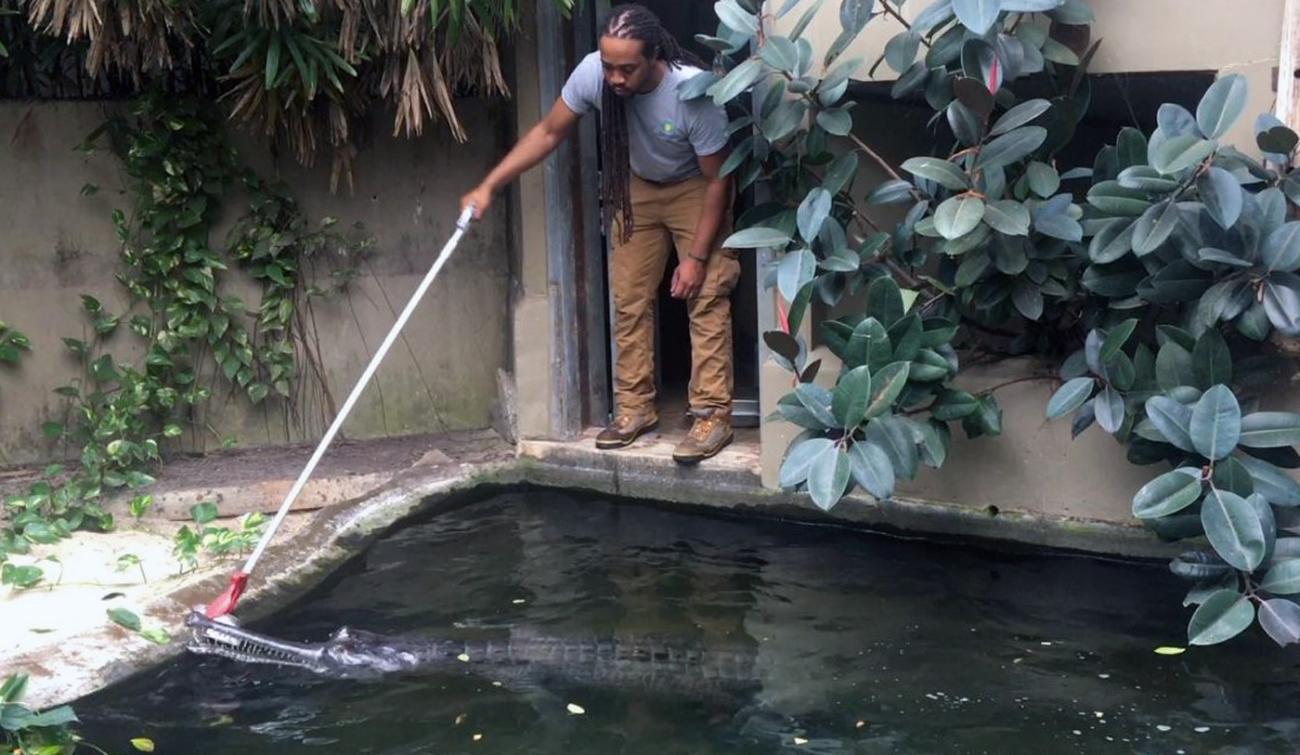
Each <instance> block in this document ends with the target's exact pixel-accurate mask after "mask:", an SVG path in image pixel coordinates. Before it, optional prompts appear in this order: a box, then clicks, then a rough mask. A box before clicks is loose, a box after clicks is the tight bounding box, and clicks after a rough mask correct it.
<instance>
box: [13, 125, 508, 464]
mask: <svg viewBox="0 0 1300 755" xmlns="http://www.w3.org/2000/svg"><path fill="white" fill-rule="evenodd" d="M103 107H104V106H101V105H99V104H94V103H71V102H65V103H39V104H31V103H18V102H5V103H0V165H3V166H4V171H3V173H0V208H2V209H0V212H3V217H4V219H5V224H4V225H5V231H4V232H3V233H0V320H4V321H7V322H8V323H10V324H11V325H12V326H14V327H16V328H18V329H19V330H22V331H24V332H26V333H27V334H28V335H29V336H30V337H31V339H32V347H33V352H32V353H31V354H30V355H28V356H27V357H26V358H25V360H24V362H23V364H22V366H21V367H20V368H18V369H7V368H0V464H16V463H24V462H32V461H38V460H44V459H48V458H50V457H51V456H56V455H58V454H59V453H60V449H58V448H54V447H52V446H51V445H50V444H48V443H47V442H46V441H44V440H43V438H42V437H41V434H40V430H39V428H40V425H41V423H42V422H44V421H47V420H59V419H61V418H62V415H63V411H64V405H63V400H62V399H61V398H60V397H58V396H55V395H54V394H52V393H51V392H50V391H51V389H52V388H54V387H55V386H57V385H60V384H63V383H66V382H68V381H69V378H70V377H72V375H73V374H74V372H75V370H76V365H75V363H74V362H73V360H71V359H70V358H69V356H68V355H67V352H66V351H65V349H64V347H63V345H62V343H61V341H60V338H61V337H63V336H73V337H77V338H83V337H86V336H87V328H86V325H85V321H84V319H83V317H82V315H81V312H80V302H79V299H78V296H79V295H80V294H83V293H85V294H91V295H93V296H95V297H97V298H99V299H100V300H101V301H103V302H104V303H105V305H106V307H108V308H109V309H110V310H111V311H113V312H115V313H120V312H122V311H123V310H124V308H125V307H126V306H127V304H128V302H127V301H126V298H125V296H124V294H125V291H124V289H123V288H122V287H121V286H120V285H119V284H118V283H117V282H116V281H115V280H114V278H113V274H114V273H115V272H116V270H117V267H118V251H119V245H118V243H117V241H116V239H115V237H114V234H113V229H112V226H111V223H110V212H111V211H112V210H113V209H114V208H119V207H120V208H122V209H129V201H130V200H129V197H128V196H127V195H125V194H124V193H123V191H122V189H123V188H124V182H125V180H126V178H125V176H124V175H123V174H122V173H121V171H120V168H119V164H118V162H117V160H116V158H115V157H113V156H112V155H110V154H107V153H98V154H94V155H90V156H83V155H81V154H80V153H77V152H74V151H73V147H74V145H76V144H77V143H78V142H79V141H80V140H81V139H83V138H84V137H85V136H86V135H87V134H88V133H90V131H91V130H92V129H94V128H95V127H96V126H97V125H98V124H99V123H100V122H102V120H103ZM459 107H460V108H461V114H462V117H463V118H464V120H465V121H466V124H467V130H468V131H469V132H470V133H471V134H472V135H473V139H472V141H471V142H470V143H468V144H463V145H462V144H457V143H455V142H454V141H453V140H451V138H450V137H449V136H447V135H446V134H445V132H444V131H443V130H441V129H440V128H438V127H436V126H435V127H433V128H431V129H430V130H429V132H428V133H426V135H425V136H424V137H423V138H420V139H416V140H403V139H394V138H391V137H389V136H388V133H389V130H390V128H391V125H390V123H389V120H388V116H387V115H386V114H378V115H377V116H376V120H375V122H374V123H373V124H372V125H373V128H372V129H371V132H372V133H373V134H374V138H373V141H372V142H371V143H370V144H368V145H366V146H365V147H363V149H362V150H361V153H360V155H359V158H358V161H357V166H356V173H355V191H354V193H350V194H349V193H346V191H344V192H342V193H340V194H338V195H334V196H331V195H330V194H329V191H328V168H329V159H328V157H326V158H325V159H323V160H321V163H323V164H322V165H319V166H317V167H316V168H312V169H304V168H301V167H299V166H298V165H296V164H294V163H293V162H292V161H291V160H288V159H281V160H279V161H277V160H275V159H273V158H272V157H271V155H269V154H268V153H267V152H266V151H265V150H262V149H259V148H258V147H256V146H255V145H254V144H253V143H252V140H250V139H248V138H247V137H245V136H240V137H238V138H237V141H238V142H239V143H240V144H241V148H242V149H243V150H244V154H245V157H246V159H248V160H249V161H250V163H252V164H253V165H255V166H256V167H257V168H258V169H259V170H260V171H261V172H262V174H263V175H266V176H270V175H272V174H273V173H274V172H275V171H277V170H278V171H279V172H280V175H282V176H283V177H284V178H285V179H286V180H287V181H288V182H289V184H290V185H291V186H292V187H293V190H294V192H295V194H296V196H297V197H298V199H299V200H300V201H301V203H302V205H303V208H304V210H305V211H306V212H307V214H308V216H309V218H311V219H312V220H313V222H315V221H319V219H320V218H322V217H325V216H327V215H329V216H333V217H336V218H338V219H339V221H340V227H345V226H347V225H350V224H351V223H353V222H356V221H360V222H362V223H364V224H365V227H366V229H365V230H366V233H367V235H370V236H373V237H374V238H375V240H376V245H375V248H374V253H373V255H372V258H371V261H370V264H371V269H370V270H365V269H363V271H362V272H363V275H362V277H361V278H360V279H359V280H358V281H357V282H356V283H355V284H354V289H353V293H352V295H351V297H350V299H349V300H344V299H342V298H331V299H326V300H318V301H317V303H316V305H315V306H316V313H315V314H316V324H317V328H318V332H319V334H320V338H321V348H322V351H323V361H324V363H325V368H326V373H327V375H326V376H327V382H328V385H329V388H330V392H331V393H332V395H333V397H334V405H335V406H340V405H341V404H342V402H343V399H344V398H345V397H346V396H347V393H348V391H349V390H350V389H351V387H352V385H353V383H354V382H355V380H356V379H357V378H358V377H359V376H360V374H361V371H362V370H363V368H364V367H365V365H366V363H367V362H368V361H369V357H370V355H371V354H372V353H373V350H374V349H375V348H377V347H378V345H379V342H380V341H381V340H382V338H383V336H384V334H385V333H386V332H387V330H388V328H389V327H390V326H391V324H392V322H393V320H394V319H395V314H394V309H395V310H397V311H400V310H401V308H402V307H403V306H404V305H405V303H406V301H407V298H408V297H409V296H410V294H411V293H412V292H413V291H414V289H415V286H416V284H417V283H418V282H419V281H420V279H421V278H422V277H423V275H424V273H425V271H426V270H427V269H428V267H429V265H431V264H432V263H433V260H434V258H435V256H436V254H437V252H438V250H439V249H440V248H441V247H442V245H443V243H444V242H445V240H446V239H447V237H448V236H449V235H450V234H451V231H452V229H453V227H454V221H455V217H456V214H457V210H458V199H459V197H460V196H461V194H462V193H463V192H464V191H466V190H467V189H468V188H469V187H470V186H472V183H473V182H474V181H475V180H476V179H477V177H478V176H479V175H480V174H482V173H483V172H485V171H486V170H487V168H488V166H489V165H490V164H491V162H492V161H493V160H495V159H497V158H498V157H499V155H500V154H501V152H502V149H503V145H504V143H505V141H506V137H505V132H506V130H507V129H508V127H509V122H508V120H507V119H508V117H509V114H510V113H511V109H512V106H511V105H510V104H509V103H507V102H500V103H488V102H486V101H477V100H464V101H461V102H460V103H459ZM86 183H93V184H96V185H98V186H99V187H100V191H99V192H98V193H97V194H95V195H93V196H89V197H84V196H81V194H80V190H81V187H82V185H83V184H86ZM232 206H233V203H232ZM509 216H510V213H509V207H508V204H506V205H504V206H503V207H502V208H501V209H500V210H499V211H498V212H495V213H493V215H492V216H491V217H489V218H488V219H486V220H485V221H484V222H483V223H480V224H478V225H476V226H475V227H474V228H473V229H472V230H471V232H470V233H469V235H468V236H467V237H466V239H465V240H464V241H463V242H462V244H461V247H460V249H459V250H458V251H457V253H456V255H455V256H454V257H453V258H452V259H451V261H450V262H449V263H448V265H447V266H446V267H445V268H444V270H443V273H442V275H441V277H440V278H439V280H438V281H437V282H436V283H435V284H434V286H433V287H432V288H431V289H430V291H429V294H428V296H427V297H426V300H425V301H424V302H423V303H422V305H421V307H420V309H419V311H418V312H417V313H416V315H415V316H414V317H413V318H412V320H411V321H410V323H409V325H408V326H407V328H406V330H405V331H404V332H405V335H406V338H407V341H408V342H409V345H410V348H409V349H408V348H407V346H406V345H405V344H403V343H401V342H399V343H398V344H397V345H396V346H395V347H394V349H393V350H392V351H391V352H390V354H389V356H388V358H387V359H386V360H385V363H384V365H383V366H382V368H381V369H380V371H379V373H378V375H377V379H376V381H375V382H372V384H371V386H370V388H369V389H368V390H367V392H366V393H365V394H364V395H363V397H362V399H361V401H360V403H358V405H357V407H356V408H355V410H354V412H353V415H352V417H351V418H350V419H349V421H348V424H347V425H346V426H345V428H344V433H345V435H346V436H348V437H354V438H363V437H374V436H382V435H400V434H408V433H415V432H431V431H436V430H442V429H465V428H478V427H486V426H487V425H488V424H489V422H490V419H489V408H490V405H491V402H492V401H493V400H494V399H495V397H496V393H497V390H496V370H497V368H498V367H501V366H503V365H505V364H506V363H507V358H508V355H509V348H510V325H511V323H510V319H509V298H510V287H509V279H510V269H511V259H510V253H509V248H510V233H509ZM223 240H224V230H219V231H218V232H217V233H214V234H213V238H212V243H213V245H214V247H219V246H220V245H221V244H222V243H223ZM372 273H373V274H372ZM240 277H241V276H240V275H239V274H238V273H235V272H232V273H229V274H228V278H229V279H230V280H231V282H232V283H234V284H238V279H239V278H240ZM236 288H237V289H238V285H236ZM245 291H246V289H245ZM245 291H241V293H245ZM245 301H249V302H250V303H251V304H255V303H256V301H255V297H254V298H253V300H252V301H250V300H249V299H248V298H247V297H246V298H245ZM390 303H391V308H390ZM349 304H350V306H349ZM109 349H110V350H111V351H112V352H113V353H114V354H115V355H117V356H118V357H119V358H120V359H134V358H136V357H138V355H139V354H140V350H139V340H138V339H137V338H136V337H135V336H134V335H132V334H130V333H129V332H126V329H125V328H123V329H122V332H120V333H119V334H118V335H116V336H115V337H114V338H113V340H112V341H111V342H110V344H109ZM307 394H308V395H307V397H306V399H305V400H304V402H303V404H304V406H303V407H302V409H303V411H302V412H301V414H300V415H299V416H297V417H293V418H290V419H288V420H286V418H285V417H284V416H283V413H282V412H273V413H271V415H270V416H267V415H266V414H264V413H261V412H254V411H250V409H249V406H248V405H247V402H246V401H244V400H243V399H242V398H240V397H233V398H228V397H227V396H226V395H225V394H224V392H223V391H221V390H218V391H217V393H216V395H215V396H214V399H213V401H212V402H211V411H210V412H209V416H208V417H207V420H208V421H209V422H211V424H212V425H213V427H214V430H215V432H214V433H209V434H206V435H202V434H200V435H199V436H198V437H190V436H188V435H187V437H186V438H185V444H184V445H185V447H187V448H199V447H207V448H212V447H214V446H216V445H219V442H220V438H222V437H226V436H233V437H235V438H236V439H237V440H238V443H239V445H240V446H242V447H248V446H257V445H265V444H275V443H283V442H285V441H288V440H303V439H315V438H317V437H319V434H320V433H321V432H322V431H323V428H324V425H325V423H326V422H328V419H329V417H328V416H326V414H325V411H324V409H323V407H324V404H323V402H322V399H321V396H320V391H319V390H315V389H312V390H309V391H308V392H307ZM381 395H382V399H381Z"/></svg>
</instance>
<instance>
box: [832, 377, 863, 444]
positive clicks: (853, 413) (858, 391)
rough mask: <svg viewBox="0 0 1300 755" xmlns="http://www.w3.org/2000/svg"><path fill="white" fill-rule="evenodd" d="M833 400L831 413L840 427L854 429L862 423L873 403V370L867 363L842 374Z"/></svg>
mask: <svg viewBox="0 0 1300 755" xmlns="http://www.w3.org/2000/svg"><path fill="white" fill-rule="evenodd" d="M833 395H834V398H833V400H832V402H831V414H833V415H835V420H836V421H837V422H838V423H839V425H838V426H839V427H843V428H847V429H852V428H855V427H857V426H858V425H860V424H862V419H863V417H864V416H865V415H866V413H867V406H868V405H869V404H870V403H871V370H870V369H868V368H867V367H866V366H865V365H864V366H861V367H855V368H853V369H851V370H849V371H848V372H845V373H844V374H842V375H841V376H840V379H839V382H838V383H837V384H836V386H835V391H834V394H833Z"/></svg>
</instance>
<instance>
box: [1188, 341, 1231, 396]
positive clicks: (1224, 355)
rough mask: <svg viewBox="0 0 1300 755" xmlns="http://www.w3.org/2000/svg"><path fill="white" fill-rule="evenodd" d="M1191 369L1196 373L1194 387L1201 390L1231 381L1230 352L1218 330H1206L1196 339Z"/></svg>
mask: <svg viewBox="0 0 1300 755" xmlns="http://www.w3.org/2000/svg"><path fill="white" fill-rule="evenodd" d="M1192 369H1193V370H1194V371H1195V374H1196V387H1197V388H1200V389H1202V390H1207V389H1209V388H1210V386H1213V385H1218V384H1220V383H1222V384H1224V385H1227V384H1228V383H1230V382H1231V381H1232V354H1231V353H1230V352H1229V351H1228V344H1227V342H1226V341H1224V340H1223V336H1222V335H1221V334H1220V333H1219V331H1217V330H1207V331H1205V333H1204V334H1202V335H1201V337H1200V338H1199V339H1197V341H1196V348H1194V349H1193V350H1192Z"/></svg>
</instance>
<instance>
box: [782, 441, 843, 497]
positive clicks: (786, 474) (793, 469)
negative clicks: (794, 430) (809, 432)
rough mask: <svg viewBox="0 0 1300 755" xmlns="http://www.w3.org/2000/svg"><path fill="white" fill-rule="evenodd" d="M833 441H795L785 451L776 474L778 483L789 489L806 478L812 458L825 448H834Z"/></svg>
mask: <svg viewBox="0 0 1300 755" xmlns="http://www.w3.org/2000/svg"><path fill="white" fill-rule="evenodd" d="M834 446H835V442H834V441H832V440H831V439H830V438H805V439H803V440H801V441H795V442H794V443H793V444H792V445H791V446H790V448H789V449H788V450H787V451H786V455H785V459H784V460H783V461H782V462H781V469H780V472H779V474H778V478H779V479H778V484H779V485H780V486H781V487H782V488H784V489H787V490H788V489H791V488H794V487H795V486H797V485H800V484H801V483H803V482H804V481H805V480H807V479H808V468H809V467H811V466H812V463H813V460H814V459H816V458H817V457H818V456H820V455H821V454H822V453H823V452H824V451H826V449H828V448H834Z"/></svg>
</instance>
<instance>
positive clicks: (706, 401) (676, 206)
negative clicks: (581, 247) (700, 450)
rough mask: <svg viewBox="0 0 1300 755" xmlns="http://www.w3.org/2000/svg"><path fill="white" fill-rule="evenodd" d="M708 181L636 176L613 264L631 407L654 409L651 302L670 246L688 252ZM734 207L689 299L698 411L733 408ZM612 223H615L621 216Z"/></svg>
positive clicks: (618, 337) (617, 335)
mask: <svg viewBox="0 0 1300 755" xmlns="http://www.w3.org/2000/svg"><path fill="white" fill-rule="evenodd" d="M707 186H708V181H707V179H705V178H702V177H697V178H692V179H688V180H686V181H682V182H681V183H676V184H654V183H650V182H649V181H645V180H642V179H640V178H637V177H636V176H633V177H632V214H633V219H634V221H635V226H634V228H633V229H632V238H631V239H630V240H629V241H628V242H627V243H626V244H621V243H618V240H617V236H618V234H617V233H615V234H614V235H615V245H614V250H613V252H612V253H611V259H610V265H609V279H610V288H611V289H612V290H613V294H614V342H615V343H616V344H617V346H618V360H617V365H616V369H615V377H614V401H615V403H616V404H617V406H618V410H619V411H620V412H623V413H627V414H638V415H643V416H656V410H655V379H654V373H655V353H654V322H655V319H654V310H655V301H656V300H657V298H658V292H659V285H660V283H661V282H662V281H663V278H664V273H665V271H666V269H667V266H668V252H669V249H671V248H673V247H676V249H677V258H678V259H679V260H682V259H686V256H687V255H688V254H690V251H691V242H692V240H693V239H694V237H695V228H696V224H697V223H699V220H700V213H701V212H702V211H703V209H704V196H705V190H706V187H707ZM729 216H730V213H729V212H728V217H727V218H724V220H723V224H722V228H720V229H719V231H718V237H717V240H716V241H715V243H714V249H713V252H712V253H711V254H710V255H709V262H708V266H707V267H706V268H705V277H704V285H703V287H702V288H701V289H700V293H699V295H698V296H696V297H695V298H694V299H691V300H689V301H687V302H686V307H687V311H688V313H689V314H690V323H691V386H690V406H691V410H692V411H693V412H709V411H712V410H716V409H721V410H724V411H730V410H731V396H732V387H733V383H734V377H733V368H732V349H731V340H732V339H731V292H732V289H734V288H735V287H736V281H737V280H738V279H739V278H740V262H739V261H738V260H737V258H736V252H735V250H732V249H723V248H722V246H721V243H722V241H723V240H724V239H726V238H727V236H728V235H730V233H731V232H730V226H731V223H730V218H729ZM615 230H617V223H616V227H615Z"/></svg>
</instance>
